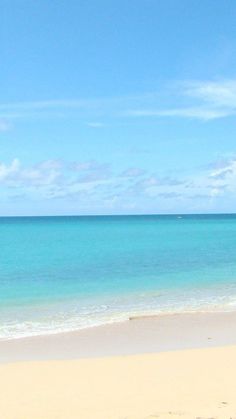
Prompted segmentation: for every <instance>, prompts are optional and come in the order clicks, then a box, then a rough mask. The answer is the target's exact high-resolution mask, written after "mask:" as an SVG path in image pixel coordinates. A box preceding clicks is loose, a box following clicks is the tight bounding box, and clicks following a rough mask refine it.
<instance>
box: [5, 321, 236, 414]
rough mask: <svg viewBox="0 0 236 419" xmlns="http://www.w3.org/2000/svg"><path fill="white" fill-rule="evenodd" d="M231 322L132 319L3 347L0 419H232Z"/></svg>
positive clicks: (235, 407)
mask: <svg viewBox="0 0 236 419" xmlns="http://www.w3.org/2000/svg"><path fill="white" fill-rule="evenodd" d="M235 320H236V314H235V313H208V314H206V313H205V314H182V315H175V316H173V315H172V316H160V317H147V318H135V319H132V320H131V321H128V322H124V323H120V324H114V325H107V326H103V327H97V328H91V329H87V330H82V331H78V332H73V333H68V334H59V335H54V336H53V335H51V336H44V337H34V338H25V339H16V340H11V341H2V342H0V354H1V365H0V418H4V419H32V418H33V419H45V418H47V419H65V418H70V419H74V418H76V419H77V418H82V419H151V418H169V417H170V418H171V417H176V418H177V417H183V418H195V419H197V418H198V419H200V418H201V419H210V418H212V419H213V418H215V419H216V418H222V419H234V418H236V398H235V394H236V380H235V377H236V333H235V325H236V321H235ZM108 342H109V345H108ZM193 348H195V349H193ZM86 353H87V356H86Z"/></svg>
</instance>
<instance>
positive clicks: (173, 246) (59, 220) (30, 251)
mask: <svg viewBox="0 0 236 419" xmlns="http://www.w3.org/2000/svg"><path fill="white" fill-rule="evenodd" d="M0 250H1V253H0V338H2V339H6V338H7V339H9V338H15V337H21V336H30V335H37V334H47V333H56V332H60V331H67V330H75V329H79V328H83V327H88V326H93V325H98V324H104V323H109V322H114V321H121V320H124V319H127V318H128V317H129V316H131V315H137V314H155V313H157V314H158V313H166V312H168V313H173V312H184V311H214V310H218V311H219V310H220V311H222V310H224V311H225V310H235V309H236V215H188V216H187V215H183V216H177V215H172V216H115V217H109V216H104V217H37V218H33V217H24V218H0Z"/></svg>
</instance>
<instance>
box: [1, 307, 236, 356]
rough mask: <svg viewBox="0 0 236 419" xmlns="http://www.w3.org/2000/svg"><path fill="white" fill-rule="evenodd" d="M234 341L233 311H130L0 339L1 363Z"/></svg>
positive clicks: (235, 321)
mask: <svg viewBox="0 0 236 419" xmlns="http://www.w3.org/2000/svg"><path fill="white" fill-rule="evenodd" d="M227 345H236V312H209V313H206V312H204V313H199V312H198V313H184V314H183V313H176V314H161V315H143V316H131V317H130V318H129V320H127V321H123V322H117V323H112V324H106V325H101V326H95V327H90V328H86V329H81V330H78V331H73V332H62V333H56V334H50V335H41V336H32V337H22V338H17V339H10V340H2V341H0V363H11V362H18V361H37V360H60V359H61V360H65V359H81V358H99V357H107V356H125V355H137V354H145V353H157V352H167V351H176V350H186V349H197V348H208V347H219V346H227Z"/></svg>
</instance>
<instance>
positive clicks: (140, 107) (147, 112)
mask: <svg viewBox="0 0 236 419" xmlns="http://www.w3.org/2000/svg"><path fill="white" fill-rule="evenodd" d="M235 114H236V80H234V79H233V80H223V81H211V80H209V81H207V80H202V81H188V82H181V83H176V84H175V85H173V83H169V86H166V85H162V86H159V89H158V92H157V91H154V92H152V93H150V92H149V93H143V94H141V95H140V94H137V95H133V96H123V97H107V98H103V97H100V98H87V99H83V98H81V99H80V98H74V99H57V100H54V99H52V100H41V101H32V102H16V103H5V104H4V103H2V104H0V118H7V117H8V118H10V117H11V118H12V119H14V118H20V117H21V118H29V117H38V116H40V117H45V116H47V117H50V116H53V117H58V118H59V117H63V116H65V115H66V116H70V115H79V116H80V117H82V118H84V119H83V123H84V124H86V125H87V126H88V127H91V128H102V127H103V126H105V123H104V122H100V120H99V118H101V119H102V120H104V118H111V117H112V118H131V117H136V118H137V117H156V118H164V117H166V118H167V117H168V118H192V119H198V120H203V121H207V120H213V119H217V118H225V117H227V116H231V115H235ZM88 120H90V121H91V122H88ZM0 121H1V120H0ZM0 129H1V123H0Z"/></svg>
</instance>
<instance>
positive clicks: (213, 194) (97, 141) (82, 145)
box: [0, 0, 236, 216]
mask: <svg viewBox="0 0 236 419" xmlns="http://www.w3.org/2000/svg"><path fill="white" fill-rule="evenodd" d="M0 6H1V16H0V60H1V62H0V215H2V216H8V215H9V216H12V215H64V214H65V215H66V214H68V215H94V214H154V213H156V214H162V213H163V214H166V213H170V214H172V213H222V212H229V213H231V212H236V125H235V123H236V118H235V117H236V27H235V22H236V2H235V0H204V1H197V0H96V1H94V0H60V1H58V0H42V1H38V2H36V1H35V0H11V1H9V0H0Z"/></svg>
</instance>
